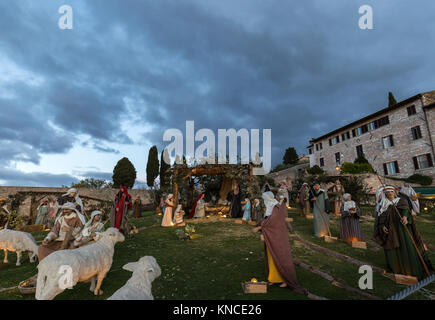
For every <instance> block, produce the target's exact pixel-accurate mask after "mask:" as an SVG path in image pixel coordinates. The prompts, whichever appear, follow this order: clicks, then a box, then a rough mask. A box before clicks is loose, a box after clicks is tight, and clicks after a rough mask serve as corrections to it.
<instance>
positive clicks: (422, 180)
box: [406, 173, 432, 186]
mask: <svg viewBox="0 0 435 320" xmlns="http://www.w3.org/2000/svg"><path fill="white" fill-rule="evenodd" d="M406 181H408V182H409V183H418V184H421V185H422V186H430V185H431V184H432V178H431V177H429V176H425V175H422V174H418V173H416V174H413V175H412V176H410V177H408V179H406Z"/></svg>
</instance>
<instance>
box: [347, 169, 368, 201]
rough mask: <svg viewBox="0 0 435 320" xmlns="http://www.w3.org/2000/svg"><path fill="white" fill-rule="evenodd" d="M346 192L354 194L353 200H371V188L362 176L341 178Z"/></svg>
mask: <svg viewBox="0 0 435 320" xmlns="http://www.w3.org/2000/svg"><path fill="white" fill-rule="evenodd" d="M340 182H341V184H342V185H343V187H344V190H345V191H346V193H350V194H351V195H352V200H354V201H356V202H357V203H359V204H361V203H367V202H368V201H369V194H370V188H369V187H368V186H367V184H366V183H365V182H364V180H363V179H362V178H361V177H358V176H351V177H346V178H342V179H340Z"/></svg>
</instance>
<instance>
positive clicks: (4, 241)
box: [0, 229, 38, 266]
mask: <svg viewBox="0 0 435 320" xmlns="http://www.w3.org/2000/svg"><path fill="white" fill-rule="evenodd" d="M0 250H4V252H5V257H4V260H3V262H4V263H8V251H12V252H16V253H17V263H16V265H17V266H20V265H21V261H20V260H21V253H22V252H23V251H29V258H30V262H35V260H36V259H35V257H36V255H37V254H38V245H37V244H36V241H35V239H34V238H33V236H32V235H31V234H30V233H28V232H22V231H15V230H9V229H3V230H0ZM30 252H31V254H30Z"/></svg>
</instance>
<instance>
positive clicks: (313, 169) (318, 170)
mask: <svg viewBox="0 0 435 320" xmlns="http://www.w3.org/2000/svg"><path fill="white" fill-rule="evenodd" d="M307 172H308V173H309V174H323V173H325V171H324V170H323V169H322V168H320V167H319V166H318V165H317V164H316V165H315V166H312V167H311V168H309V169H307Z"/></svg>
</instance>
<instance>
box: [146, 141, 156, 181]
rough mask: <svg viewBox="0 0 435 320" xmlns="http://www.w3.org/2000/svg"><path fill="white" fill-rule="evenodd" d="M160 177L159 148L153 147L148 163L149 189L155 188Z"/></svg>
mask: <svg viewBox="0 0 435 320" xmlns="http://www.w3.org/2000/svg"><path fill="white" fill-rule="evenodd" d="M158 175H159V158H158V151H157V146H152V147H151V148H150V151H149V152H148V163H147V185H148V186H149V187H151V188H152V187H153V186H154V180H156V178H157V176H158Z"/></svg>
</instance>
